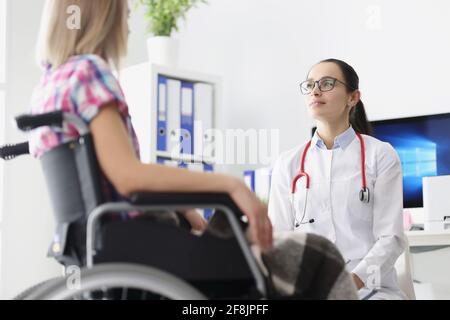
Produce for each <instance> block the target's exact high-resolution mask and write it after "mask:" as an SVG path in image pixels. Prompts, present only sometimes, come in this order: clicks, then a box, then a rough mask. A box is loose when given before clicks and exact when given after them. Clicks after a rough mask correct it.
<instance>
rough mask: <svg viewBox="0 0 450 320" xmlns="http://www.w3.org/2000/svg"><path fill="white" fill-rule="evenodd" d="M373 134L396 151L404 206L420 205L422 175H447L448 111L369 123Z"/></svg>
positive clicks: (449, 165)
mask: <svg viewBox="0 0 450 320" xmlns="http://www.w3.org/2000/svg"><path fill="white" fill-rule="evenodd" d="M372 125H373V129H374V136H375V137H376V138H377V139H379V140H382V141H386V142H389V143H390V144H391V145H392V146H393V147H394V148H395V150H396V151H397V153H398V155H399V157H400V161H401V164H402V171H403V206H404V208H416V207H423V200H422V177H424V176H436V175H448V174H450V113H445V114H438V115H431V116H421V117H413V118H402V119H392V120H381V121H373V122H372Z"/></svg>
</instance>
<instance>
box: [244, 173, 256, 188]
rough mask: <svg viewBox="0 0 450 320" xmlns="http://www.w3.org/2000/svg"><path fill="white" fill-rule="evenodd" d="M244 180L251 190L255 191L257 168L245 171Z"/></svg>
mask: <svg viewBox="0 0 450 320" xmlns="http://www.w3.org/2000/svg"><path fill="white" fill-rule="evenodd" d="M244 182H245V184H246V185H247V187H248V188H249V189H250V190H252V191H253V192H254V191H255V170H246V171H244Z"/></svg>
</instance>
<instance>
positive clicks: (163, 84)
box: [156, 75, 167, 151]
mask: <svg viewBox="0 0 450 320" xmlns="http://www.w3.org/2000/svg"><path fill="white" fill-rule="evenodd" d="M166 97H167V78H166V77H164V76H162V75H158V92H157V121H158V124H157V129H156V130H157V132H156V137H157V138H156V149H157V150H158V151H166V150H167V124H166V121H167V99H166Z"/></svg>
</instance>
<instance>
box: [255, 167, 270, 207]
mask: <svg viewBox="0 0 450 320" xmlns="http://www.w3.org/2000/svg"><path fill="white" fill-rule="evenodd" d="M271 177H272V169H271V168H266V167H263V168H259V169H256V170H255V193H256V195H257V196H258V198H259V199H260V200H261V201H262V202H265V203H268V202H269V194H270V180H271Z"/></svg>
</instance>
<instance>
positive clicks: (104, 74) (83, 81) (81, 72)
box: [29, 54, 139, 201]
mask: <svg viewBox="0 0 450 320" xmlns="http://www.w3.org/2000/svg"><path fill="white" fill-rule="evenodd" d="M111 102H115V103H116V105H117V107H118V110H119V113H120V115H121V117H122V120H123V122H124V124H125V127H126V128H127V131H128V134H129V136H130V139H131V140H132V143H133V146H134V149H135V152H136V155H137V156H138V157H139V144H138V140H137V137H136V133H135V131H134V129H133V126H132V124H131V117H130V115H129V112H128V106H127V103H126V102H125V97H124V94H123V91H122V89H121V87H120V84H119V82H118V80H117V79H116V77H115V76H114V75H113V73H112V71H111V69H110V67H109V65H108V64H107V63H106V62H105V61H104V60H103V59H102V58H101V57H99V56H97V55H90V54H89V55H78V56H72V57H70V58H69V59H68V60H67V61H66V62H65V63H64V64H63V65H61V66H60V67H58V68H56V69H54V70H52V69H51V66H49V65H46V66H45V71H44V74H43V76H42V78H41V80H40V82H39V84H38V85H37V87H36V88H35V89H34V92H33V95H32V98H31V113H32V114H41V113H46V112H51V111H56V110H63V111H64V112H70V113H72V114H74V115H77V116H78V117H80V118H81V119H82V120H84V121H85V123H86V124H89V123H90V122H91V121H92V119H94V117H95V116H96V115H97V114H98V113H99V112H100V110H101V108H102V107H104V106H105V105H107V104H108V103H111ZM78 136H79V134H78V132H77V131H76V130H75V128H74V127H73V126H71V125H64V128H63V129H62V130H59V131H58V130H55V129H52V128H50V127H42V128H38V129H36V130H33V131H32V132H31V133H30V137H29V143H30V153H31V154H32V155H33V156H34V157H36V158H39V157H41V156H42V155H43V154H44V153H45V152H47V151H50V150H51V149H53V148H55V147H57V146H59V145H60V144H63V143H65V142H68V141H70V140H74V139H76V138H77V137H78ZM102 180H104V181H102V185H103V186H104V189H105V190H104V191H105V193H106V195H105V196H106V198H107V200H109V201H110V200H117V199H119V198H120V196H119V195H118V194H117V192H116V190H115V188H113V187H112V185H111V184H110V183H109V181H107V180H106V178H105V177H102ZM106 186H107V187H106Z"/></svg>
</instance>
